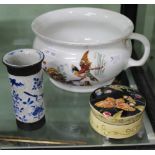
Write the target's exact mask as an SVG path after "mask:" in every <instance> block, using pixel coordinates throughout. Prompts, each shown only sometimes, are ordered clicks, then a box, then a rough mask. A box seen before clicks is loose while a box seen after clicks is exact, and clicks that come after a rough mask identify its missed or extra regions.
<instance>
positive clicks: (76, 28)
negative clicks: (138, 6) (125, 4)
mask: <svg viewBox="0 0 155 155" xmlns="http://www.w3.org/2000/svg"><path fill="white" fill-rule="evenodd" d="M133 29H134V26H133V23H132V22H131V20H130V19H128V18H127V17H125V16H124V15H121V14H119V13H116V12H113V11H109V10H104V9H97V8H67V9H61V10H56V11H52V12H48V13H45V14H43V15H41V16H39V17H37V18H36V19H35V20H34V21H33V22H32V30H33V32H34V33H35V35H36V38H35V40H34V43H33V48H35V49H39V50H41V51H43V52H44V54H45V59H44V61H43V69H44V70H45V71H46V72H47V73H48V75H49V77H50V80H51V81H52V83H54V84H55V85H56V86H58V87H60V88H62V89H65V90H68V91H72V92H91V91H93V90H94V89H96V88H98V87H100V86H103V85H108V84H111V83H112V82H113V80H114V78H115V77H116V76H117V75H118V74H119V73H120V72H121V71H122V70H126V69H127V68H129V67H132V66H141V65H143V64H144V63H145V62H146V60H147V59H148V57H149V53H150V44H149V41H148V39H147V38H146V37H145V36H143V35H141V34H137V33H133ZM131 39H135V40H138V41H140V42H141V43H142V44H143V46H144V54H143V56H142V57H141V59H140V60H134V59H133V58H131V53H132V45H131Z"/></svg>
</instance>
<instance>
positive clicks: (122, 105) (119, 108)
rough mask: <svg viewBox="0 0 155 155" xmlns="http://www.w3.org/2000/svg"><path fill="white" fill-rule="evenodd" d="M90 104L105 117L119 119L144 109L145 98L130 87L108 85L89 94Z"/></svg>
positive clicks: (136, 113)
mask: <svg viewBox="0 0 155 155" xmlns="http://www.w3.org/2000/svg"><path fill="white" fill-rule="evenodd" d="M90 105H91V106H92V107H93V108H95V110H97V111H98V112H99V113H101V114H102V116H103V117H104V118H105V119H108V118H109V117H110V118H112V117H114V118H117V119H118V118H120V119H121V118H129V117H131V116H135V115H138V114H140V113H142V112H143V111H144V109H145V99H144V98H143V97H142V95H141V94H140V93H139V92H138V91H137V90H134V89H132V88H130V87H127V86H123V85H109V86H106V87H101V88H98V89H96V90H95V91H94V92H93V93H92V94H91V96H90Z"/></svg>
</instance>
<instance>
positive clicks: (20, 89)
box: [3, 49, 45, 123]
mask: <svg viewBox="0 0 155 155" xmlns="http://www.w3.org/2000/svg"><path fill="white" fill-rule="evenodd" d="M42 59H43V55H42V53H41V52H39V51H36V50H32V49H20V50H15V51H13V52H10V53H7V54H6V55H5V56H4V58H3V62H4V63H5V64H6V65H7V67H8V71H10V69H13V72H12V73H13V75H12V73H11V74H10V73H9V82H10V85H11V94H12V99H13V107H14V111H15V115H16V119H17V120H18V121H20V122H23V123H34V122H37V121H39V120H40V119H41V118H42V117H43V116H44V114H45V108H44V101H43V74H42V69H41V68H40V71H39V72H37V73H35V74H33V75H20V76H19V75H16V74H19V73H18V71H17V70H18V69H20V68H21V69H22V68H23V67H25V68H26V67H30V68H29V71H30V70H32V69H33V68H32V66H34V65H35V64H37V63H39V62H40V61H42ZM23 71H24V70H23ZM23 74H24V73H23Z"/></svg>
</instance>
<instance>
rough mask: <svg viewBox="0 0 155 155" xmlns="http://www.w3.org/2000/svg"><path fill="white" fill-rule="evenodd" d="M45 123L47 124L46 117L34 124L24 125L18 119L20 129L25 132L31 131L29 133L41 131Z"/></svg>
mask: <svg viewBox="0 0 155 155" xmlns="http://www.w3.org/2000/svg"><path fill="white" fill-rule="evenodd" d="M45 122H46V120H45V116H44V117H43V118H42V119H40V120H39V121H37V122H34V123H23V122H20V121H18V120H17V119H16V123H17V126H18V128H20V129H23V130H29V131H31V130H37V129H40V128H41V127H42V126H43V125H44V124H45Z"/></svg>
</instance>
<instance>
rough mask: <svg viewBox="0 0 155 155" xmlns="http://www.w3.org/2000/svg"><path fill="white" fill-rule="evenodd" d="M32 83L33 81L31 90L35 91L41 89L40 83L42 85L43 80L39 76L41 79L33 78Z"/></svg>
mask: <svg viewBox="0 0 155 155" xmlns="http://www.w3.org/2000/svg"><path fill="white" fill-rule="evenodd" d="M33 81H34V83H33V87H32V90H36V89H40V88H42V83H43V78H42V76H41V78H36V77H34V78H33Z"/></svg>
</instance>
